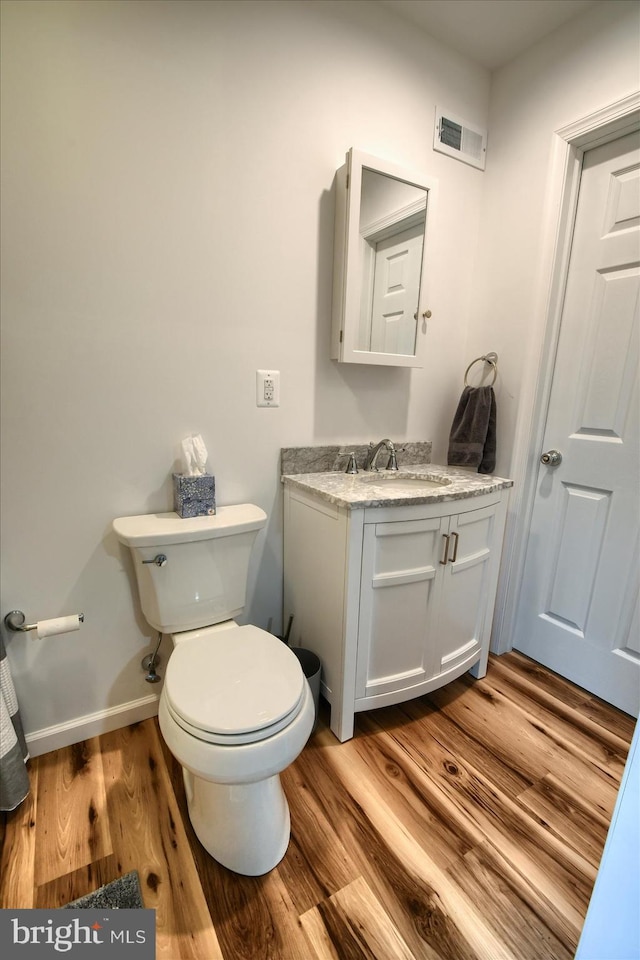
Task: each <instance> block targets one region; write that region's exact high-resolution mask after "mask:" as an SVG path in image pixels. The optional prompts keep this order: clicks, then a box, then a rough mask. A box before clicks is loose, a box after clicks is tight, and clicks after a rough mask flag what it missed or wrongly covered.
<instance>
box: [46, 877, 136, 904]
mask: <svg viewBox="0 0 640 960" xmlns="http://www.w3.org/2000/svg"><path fill="white" fill-rule="evenodd" d="M143 908H144V902H143V900H142V893H141V891H140V878H139V876H138V871H137V870H133V871H132V872H131V873H126V874H125V875H124V877H119V878H118V879H117V880H113V881H112V882H111V883H106V884H105V885H104V887H100V889H99V890H94V892H93V893H88V894H87V895H86V897H80V899H79V900H74V901H73V903H67V904H65V906H64V907H63V909H64V910H92V909H96V910H103V909H107V910H108V909H111V910H135V909H139V910H142V909H143Z"/></svg>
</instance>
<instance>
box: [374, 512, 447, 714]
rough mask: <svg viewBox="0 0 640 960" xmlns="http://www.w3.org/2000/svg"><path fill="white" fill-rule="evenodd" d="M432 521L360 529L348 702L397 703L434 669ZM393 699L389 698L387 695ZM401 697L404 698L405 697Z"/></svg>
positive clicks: (438, 521)
mask: <svg viewBox="0 0 640 960" xmlns="http://www.w3.org/2000/svg"><path fill="white" fill-rule="evenodd" d="M443 522H444V523H445V524H447V523H448V518H445V519H444V521H443V519H442V518H440V517H435V518H431V519H424V520H400V521H397V522H386V523H366V524H365V526H364V539H363V550H362V573H361V589H360V617H359V625H358V660H357V669H356V699H360V698H367V701H368V704H369V705H370V706H376V705H377V704H376V698H381V700H380V702H379V705H381V706H382V705H383V704H384V703H390V702H400V701H401V700H402V699H404V697H403V696H402V695H401V693H402V691H403V690H406V689H407V688H409V689H412V688H414V687H415V686H417V685H419V684H421V683H424V682H425V681H426V680H428V678H429V677H431V676H433V674H434V672H435V671H437V670H438V666H439V661H440V657H439V656H438V650H437V648H436V645H435V644H434V643H433V642H432V641H431V638H433V637H435V631H436V625H437V612H438V610H437V608H438V593H439V591H440V589H441V579H442V578H441V576H439V575H438V574H439V570H438V567H439V560H440V559H441V556H442V525H443ZM394 694H395V696H394ZM408 696H412V694H411V693H409V694H408Z"/></svg>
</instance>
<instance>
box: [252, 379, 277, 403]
mask: <svg viewBox="0 0 640 960" xmlns="http://www.w3.org/2000/svg"><path fill="white" fill-rule="evenodd" d="M256 406H258V407H279V406H280V371H279V370H256Z"/></svg>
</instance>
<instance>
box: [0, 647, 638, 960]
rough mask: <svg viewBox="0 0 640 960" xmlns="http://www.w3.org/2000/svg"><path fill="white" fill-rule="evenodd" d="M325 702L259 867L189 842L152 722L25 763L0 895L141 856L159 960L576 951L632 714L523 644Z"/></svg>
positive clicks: (117, 867)
mask: <svg viewBox="0 0 640 960" xmlns="http://www.w3.org/2000/svg"><path fill="white" fill-rule="evenodd" d="M327 719H328V718H327V717H326V716H324V718H321V721H320V723H319V725H318V729H317V731H316V733H315V735H314V737H313V738H312V740H311V741H310V742H309V744H308V745H307V747H306V748H305V750H304V751H303V753H302V754H301V756H300V757H299V758H298V760H297V761H296V762H295V763H294V764H293V765H292V766H291V767H290V768H289V769H288V770H287V771H285V773H284V774H283V776H282V780H283V785H284V789H285V792H286V794H287V797H288V799H289V806H290V808H291V822H292V833H291V843H290V845H289V849H288V851H287V854H286V856H285V858H284V860H283V861H282V862H281V863H280V864H279V865H278V867H276V869H275V870H273V871H271V873H269V874H267V875H266V876H264V877H257V878H248V877H240V876H237V875H235V874H232V873H230V872H229V871H227V870H225V869H224V868H222V867H220V866H219V865H218V864H216V863H215V861H213V860H212V859H211V858H210V857H209V856H208V855H207V854H206V853H205V852H204V850H203V849H202V847H201V846H200V844H199V843H198V841H197V839H196V837H195V835H194V833H193V830H192V828H191V825H190V823H189V819H188V816H187V808H186V801H185V796H184V788H183V783H182V774H181V770H180V767H179V765H178V764H177V763H176V761H175V760H174V758H173V757H172V756H171V755H170V754H169V752H168V751H167V749H166V747H165V746H164V743H163V741H162V738H161V736H160V733H159V730H158V727H157V721H156V720H155V719H153V720H147V721H145V722H144V723H140V724H136V725H134V726H132V727H127V728H123V729H122V730H117V731H115V732H113V733H109V734H105V735H103V736H101V737H96V738H94V739H92V740H88V741H85V742H84V743H82V744H76V745H75V746H73V747H68V748H66V749H63V750H57V751H55V752H53V753H50V754H46V755H45V756H42V757H39V758H36V759H35V760H33V761H30V763H29V772H30V778H31V793H30V796H29V798H28V799H27V800H26V801H25V802H24V803H23V804H22V805H21V806H20V807H19V808H18V810H16V811H14V812H13V813H11V814H6V815H4V818H3V829H2V851H1V859H0V907H57V906H60V905H62V904H64V903H68V902H69V901H71V900H74V899H76V898H77V897H79V896H82V895H84V894H85V893H88V892H90V891H91V890H95V889H97V888H98V887H99V886H101V885H102V884H104V883H108V882H109V881H111V880H113V879H115V878H116V877H118V876H121V875H122V874H124V873H127V872H128V871H130V870H134V869H135V870H137V871H138V873H139V875H140V879H141V883H142V887H143V894H144V900H145V905H146V906H147V907H154V908H155V909H156V911H157V912H156V923H157V956H158V958H164V960H183V958H190V960H218V958H221V960H254V958H255V960H258V958H259V960H356V958H369V960H570V958H572V957H573V955H574V952H575V948H576V944H577V941H578V938H579V936H580V930H581V928H582V924H583V921H584V916H585V913H586V909H587V905H588V902H589V897H590V895H591V889H592V886H593V883H594V880H595V876H596V873H597V869H598V864H599V862H600V857H601V854H602V848H603V846H604V841H605V838H606V833H607V829H608V825H609V820H610V817H611V812H612V810H613V806H614V803H615V799H616V794H617V789H618V786H619V783H620V778H621V776H622V771H623V768H624V763H625V759H626V754H627V752H628V748H629V744H630V742H631V737H632V733H633V727H634V721H633V720H632V719H631V718H630V717H628V716H626V715H625V714H622V713H620V712H619V711H617V710H615V709H614V708H613V707H610V706H608V705H607V704H604V703H602V702H601V701H599V700H597V699H596V698H594V697H592V696H590V695H589V694H588V693H586V692H585V691H583V690H580V689H578V688H577V687H574V686H572V685H571V684H569V683H567V682H566V681H565V680H563V679H561V678H559V677H557V676H555V675H554V674H551V673H549V672H548V671H547V670H545V669H544V668H542V667H540V666H539V665H537V664H535V663H533V662H532V661H530V660H528V659H527V658H526V657H523V656H521V655H520V654H518V653H515V652H514V653H510V654H507V655H505V656H503V657H500V658H495V657H492V658H491V660H490V666H489V672H488V674H487V676H486V677H485V678H484V679H483V680H481V681H474V680H472V679H471V678H470V677H464V678H462V679H460V680H458V681H455V682H454V683H452V684H450V685H449V686H447V687H446V688H443V689H441V690H438V691H436V692H434V693H433V694H431V695H429V696H428V697H423V698H420V699H419V700H413V701H410V702H408V703H405V704H402V705H400V706H397V707H389V708H385V709H382V710H375V711H370V712H368V713H365V714H359V715H358V716H357V719H356V735H355V737H354V738H353V740H350V741H348V742H347V743H344V744H340V743H338V741H337V740H336V739H335V737H334V736H333V735H332V734H331V732H330V731H329V729H328V724H327Z"/></svg>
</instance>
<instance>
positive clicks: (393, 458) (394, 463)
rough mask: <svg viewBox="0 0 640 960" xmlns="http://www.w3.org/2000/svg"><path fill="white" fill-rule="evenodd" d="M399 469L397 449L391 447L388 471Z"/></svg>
mask: <svg viewBox="0 0 640 960" xmlns="http://www.w3.org/2000/svg"><path fill="white" fill-rule="evenodd" d="M397 469H398V460H397V457H396V449H395V447H394V446H393V444H392V445H391V456H390V457H389V463H388V464H387V470H397Z"/></svg>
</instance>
